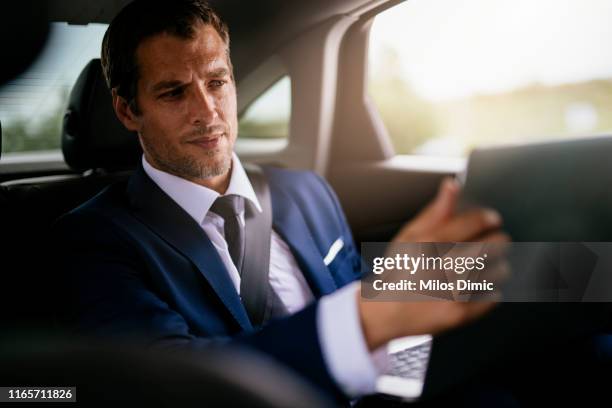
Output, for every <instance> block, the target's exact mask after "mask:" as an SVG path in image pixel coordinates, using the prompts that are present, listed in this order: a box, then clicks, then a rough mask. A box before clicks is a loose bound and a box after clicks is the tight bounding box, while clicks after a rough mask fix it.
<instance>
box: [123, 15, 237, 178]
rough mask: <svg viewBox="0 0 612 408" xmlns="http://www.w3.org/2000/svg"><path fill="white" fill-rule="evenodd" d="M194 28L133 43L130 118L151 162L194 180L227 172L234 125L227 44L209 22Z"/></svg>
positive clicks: (235, 123)
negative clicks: (135, 74)
mask: <svg viewBox="0 0 612 408" xmlns="http://www.w3.org/2000/svg"><path fill="white" fill-rule="evenodd" d="M194 32H195V35H194V37H193V39H184V38H180V37H177V36H173V35H170V34H167V33H161V34H157V35H155V36H153V37H151V38H148V39H146V40H145V41H143V42H142V43H141V44H140V45H139V46H138V49H137V51H136V58H137V61H138V68H139V74H140V77H139V80H138V91H137V99H136V102H137V105H138V107H139V111H140V113H139V114H138V115H134V120H133V122H134V123H135V126H136V129H135V130H137V131H138V133H139V136H140V140H141V143H142V146H143V150H144V153H145V157H146V159H147V161H148V162H149V163H150V164H151V165H153V166H154V167H156V168H158V169H160V170H163V171H166V172H168V173H171V174H174V175H176V176H179V177H182V178H185V179H188V180H192V181H198V180H201V179H205V178H210V177H214V176H220V175H223V174H225V173H226V172H227V171H228V170H229V168H230V167H231V155H232V149H233V146H234V142H235V141H236V135H237V128H238V126H237V115H236V88H235V86H234V82H233V79H232V75H231V71H230V65H229V63H228V56H227V53H226V48H227V46H226V44H225V43H224V42H223V40H222V39H221V37H220V36H219V34H218V33H217V32H216V31H215V29H214V28H213V27H211V26H210V25H204V24H198V25H196V26H195V27H194Z"/></svg>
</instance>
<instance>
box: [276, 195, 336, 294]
mask: <svg viewBox="0 0 612 408" xmlns="http://www.w3.org/2000/svg"><path fill="white" fill-rule="evenodd" d="M271 187H272V188H273V187H274V186H271ZM272 193H273V194H272V212H273V215H274V217H273V219H274V221H273V225H274V230H275V231H276V232H278V233H279V234H280V235H281V236H282V237H283V239H284V240H285V242H287V244H288V245H289V247H290V248H291V250H292V252H293V255H294V256H295V258H296V260H297V261H298V264H299V265H300V268H301V269H302V273H303V274H304V277H305V278H306V280H307V281H308V284H309V285H310V288H311V290H312V291H313V293H314V295H315V297H317V298H320V297H321V296H323V295H327V294H329V293H332V292H333V291H334V290H336V289H337V285H336V283H335V282H334V280H333V279H332V277H331V274H330V273H329V269H328V268H327V266H325V264H324V263H323V257H322V256H321V253H320V251H319V249H318V248H317V246H316V245H315V242H314V239H313V237H312V234H311V233H310V229H309V228H308V225H307V224H306V220H305V219H304V216H303V215H302V212H301V211H300V209H299V208H298V206H297V204H295V202H294V201H293V199H292V198H291V197H290V196H289V195H287V194H285V193H284V192H282V191H279V190H278V189H274V188H273V190H272Z"/></svg>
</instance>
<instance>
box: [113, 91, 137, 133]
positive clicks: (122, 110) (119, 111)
mask: <svg viewBox="0 0 612 408" xmlns="http://www.w3.org/2000/svg"><path fill="white" fill-rule="evenodd" d="M111 93H112V96H113V108H114V109H115V114H116V115H117V118H119V121H120V122H121V123H123V126H125V127H126V128H127V129H128V130H130V131H132V132H138V131H140V122H139V121H138V120H137V118H136V115H135V114H134V112H133V111H132V109H131V108H130V105H129V104H128V103H127V101H126V100H125V98H123V97H122V96H119V95H118V94H117V90H116V89H113V90H112V92H111Z"/></svg>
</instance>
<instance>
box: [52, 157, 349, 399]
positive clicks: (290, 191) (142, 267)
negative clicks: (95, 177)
mask: <svg viewBox="0 0 612 408" xmlns="http://www.w3.org/2000/svg"><path fill="white" fill-rule="evenodd" d="M265 174H266V177H267V179H268V182H269V185H270V190H271V200H272V207H273V208H272V210H273V228H274V230H275V231H276V232H277V233H278V234H279V235H280V236H281V237H282V238H283V239H284V240H285V241H286V242H287V244H288V245H289V247H290V249H291V251H292V253H293V255H294V256H295V258H296V260H297V262H298V264H299V266H300V268H301V270H302V272H303V273H304V276H305V278H306V281H307V282H308V284H309V286H310V288H311V289H312V292H313V293H314V295H315V297H316V298H317V299H319V298H320V297H321V296H323V295H326V294H329V293H332V292H333V291H335V290H336V289H338V288H340V287H341V286H343V285H345V284H347V283H349V282H351V281H354V280H355V279H357V278H359V276H360V269H361V258H360V256H359V254H358V253H357V251H356V249H355V246H354V242H353V238H352V236H351V233H350V230H349V228H348V226H347V223H346V220H345V217H344V214H343V212H342V210H341V208H340V205H339V203H338V200H337V198H336V196H335V195H334V193H333V192H332V190H331V189H330V187H329V186H328V185H327V184H326V183H325V181H323V180H322V179H321V178H320V177H318V176H317V175H315V174H314V173H311V172H304V171H291V170H283V169H276V168H265ZM55 232H56V234H57V238H58V240H59V241H58V242H59V243H60V246H61V248H62V249H61V252H62V255H61V257H62V259H61V268H62V270H63V271H64V272H65V274H64V276H65V277H66V284H67V287H68V290H69V293H68V295H67V304H66V306H68V307H67V309H66V310H67V311H68V312H69V313H68V314H67V316H68V319H69V321H70V322H71V323H72V324H74V325H75V326H76V327H77V328H78V329H79V330H80V331H81V332H82V333H85V334H88V335H95V336H104V337H116V338H119V339H130V341H134V339H138V341H142V342H143V344H148V345H149V344H150V345H153V346H159V347H165V348H188V349H198V348H201V347H206V346H209V345H210V344H211V341H214V340H221V341H222V342H224V341H227V342H229V343H237V344H241V345H248V346H252V347H256V348H257V349H259V350H262V351H264V352H266V353H268V354H270V355H272V356H274V357H275V358H277V359H279V360H281V361H282V362H284V363H285V364H287V365H289V366H291V367H293V368H295V369H297V370H298V371H300V372H301V373H302V374H303V375H305V376H306V377H309V378H310V379H311V380H313V381H315V382H316V383H318V385H319V386H321V387H323V388H325V389H328V390H329V391H337V388H336V386H335V384H334V382H333V380H332V379H331V377H330V374H329V373H328V371H327V369H326V366H325V362H324V360H323V356H322V354H321V349H320V346H319V341H318V334H317V327H316V308H317V302H314V304H312V305H310V306H308V307H307V308H306V309H305V310H303V311H301V312H299V313H297V314H295V315H293V316H290V317H288V318H285V319H281V320H278V321H275V322H272V323H271V324H269V325H267V326H265V327H264V328H263V329H261V330H254V329H253V327H252V326H251V323H250V321H249V318H248V316H247V313H246V311H245V309H244V307H243V305H242V303H241V301H240V298H239V296H238V294H237V293H236V290H235V288H234V286H233V284H232V281H231V280H230V278H229V276H228V273H227V272H226V270H225V267H224V266H223V263H222V261H221V259H220V257H219V255H218V253H217V251H216V250H215V248H214V247H213V245H212V243H211V242H210V240H209V239H208V237H207V235H206V234H205V233H204V231H203V229H202V228H201V227H200V226H199V225H198V224H197V223H196V222H195V221H194V220H193V219H192V218H191V217H190V216H189V215H188V214H187V213H186V212H184V211H183V210H182V208H180V207H179V206H178V205H177V204H176V203H175V202H174V201H173V200H172V199H171V198H170V197H169V196H167V195H166V194H165V193H164V192H163V191H162V190H161V189H160V188H159V187H158V186H157V185H156V184H155V183H154V182H153V181H152V180H151V179H150V178H149V177H148V176H147V175H146V173H145V172H144V170H143V169H142V168H139V169H138V170H137V171H136V172H135V173H134V175H133V176H132V177H131V178H130V179H129V180H128V181H127V182H123V183H118V184H114V185H112V186H110V187H108V188H107V189H105V190H104V191H103V192H101V193H100V194H98V195H97V196H96V197H94V198H93V199H91V200H90V201H88V202H87V203H85V204H83V205H82V206H80V207H78V208H77V209H75V210H73V211H72V212H70V213H68V214H67V215H65V216H64V217H62V218H61V219H60V220H59V221H58V223H57V224H56V229H55ZM338 238H342V240H343V241H344V247H343V248H342V250H341V251H340V252H339V253H338V255H337V256H336V257H335V259H334V260H333V261H332V262H331V263H330V264H329V265H328V266H326V265H325V264H324V263H323V258H324V257H325V255H326V254H327V252H328V250H329V248H330V246H331V245H332V243H334V241H336V240H337V239H338ZM247 261H248V260H247Z"/></svg>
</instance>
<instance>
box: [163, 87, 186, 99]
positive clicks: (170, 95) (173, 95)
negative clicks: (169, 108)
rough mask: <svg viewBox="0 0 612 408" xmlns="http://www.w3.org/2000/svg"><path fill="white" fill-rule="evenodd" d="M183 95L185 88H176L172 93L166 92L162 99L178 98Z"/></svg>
mask: <svg viewBox="0 0 612 408" xmlns="http://www.w3.org/2000/svg"><path fill="white" fill-rule="evenodd" d="M182 94H183V88H174V89H172V90H171V91H168V92H164V93H163V94H162V95H161V97H162V98H176V97H178V96H181V95H182Z"/></svg>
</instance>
